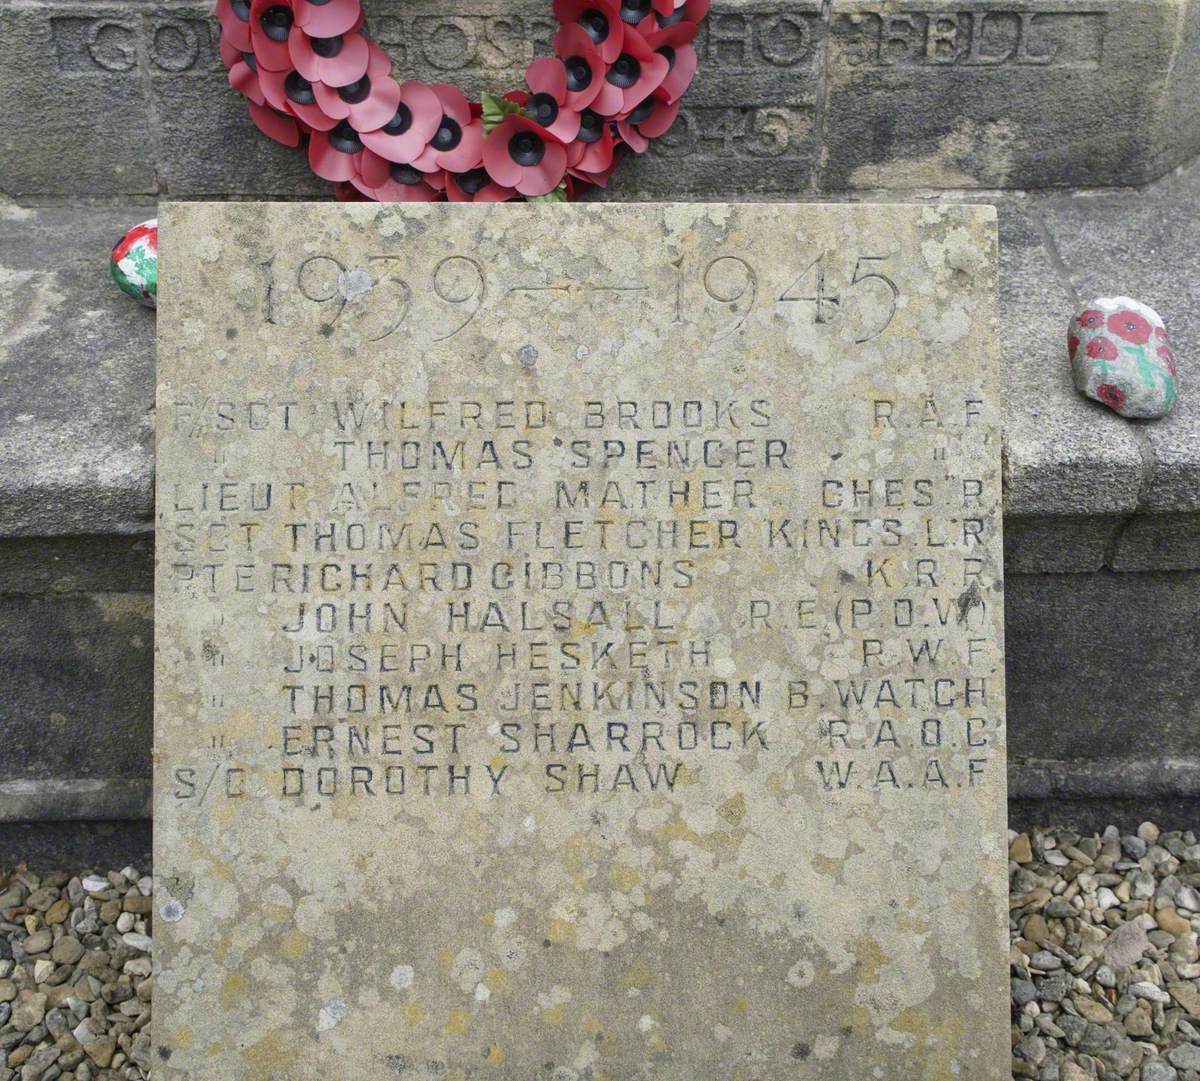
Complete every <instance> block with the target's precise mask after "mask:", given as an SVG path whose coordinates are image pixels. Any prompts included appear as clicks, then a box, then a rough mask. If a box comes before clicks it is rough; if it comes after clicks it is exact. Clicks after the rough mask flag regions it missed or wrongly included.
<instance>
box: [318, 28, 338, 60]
mask: <svg viewBox="0 0 1200 1081" xmlns="http://www.w3.org/2000/svg"><path fill="white" fill-rule="evenodd" d="M312 51H313V52H314V53H316V54H317V55H318V56H323V57H325V59H326V60H328V59H329V58H330V57H333V56H337V54H338V53H340V52H341V51H342V35H341V34H338V35H337V36H336V37H331V38H313V39H312Z"/></svg>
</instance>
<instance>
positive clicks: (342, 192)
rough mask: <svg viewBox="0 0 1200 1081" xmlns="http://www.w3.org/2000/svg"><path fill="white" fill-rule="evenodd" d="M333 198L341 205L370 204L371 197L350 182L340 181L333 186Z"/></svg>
mask: <svg viewBox="0 0 1200 1081" xmlns="http://www.w3.org/2000/svg"><path fill="white" fill-rule="evenodd" d="M333 197H334V198H335V199H336V200H337V201H338V202H339V203H369V202H370V201H371V199H370V197H369V196H367V195H364V194H363V193H362V192H361V191H359V190H358V188H356V187H355V186H354V185H353V184H351V183H350V181H349V180H339V181H338V182H337V183H336V184H334V186H333Z"/></svg>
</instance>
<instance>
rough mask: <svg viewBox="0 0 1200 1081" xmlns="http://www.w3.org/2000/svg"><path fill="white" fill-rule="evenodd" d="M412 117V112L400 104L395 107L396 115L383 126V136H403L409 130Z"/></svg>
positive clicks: (402, 103)
mask: <svg viewBox="0 0 1200 1081" xmlns="http://www.w3.org/2000/svg"><path fill="white" fill-rule="evenodd" d="M412 122H413V115H412V110H411V109H410V108H409V107H408V106H407V105H405V104H404V102H400V104H399V105H397V106H396V115H395V116H393V117H392V119H391V120H389V121H388V122H387V123H386V124H384V125H383V131H384V134H385V135H403V134H404V133H405V132H406V131H408V129H409V128H411V127H412Z"/></svg>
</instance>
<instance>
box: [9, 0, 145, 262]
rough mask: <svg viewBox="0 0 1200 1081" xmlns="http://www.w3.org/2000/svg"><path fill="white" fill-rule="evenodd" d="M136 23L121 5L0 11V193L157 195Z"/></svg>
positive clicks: (21, 7) (35, 196)
mask: <svg viewBox="0 0 1200 1081" xmlns="http://www.w3.org/2000/svg"><path fill="white" fill-rule="evenodd" d="M141 22H142V20H141V17H140V16H139V15H136V14H135V9H134V8H132V7H130V6H128V5H125V4H105V3H89V4H85V5H80V4H62V5H58V6H55V5H42V4H32V5H25V4H5V5H4V6H3V7H2V8H0V41H3V42H4V53H5V57H6V63H5V64H4V66H3V70H0V89H2V90H3V95H4V101H5V121H4V124H3V125H0V161H2V162H3V163H4V168H3V169H0V193H3V194H4V195H8V196H11V197H13V198H18V199H19V198H26V199H35V200H36V199H43V198H45V197H46V196H48V195H49V196H54V195H83V196H96V195H106V194H113V195H152V194H154V193H155V192H157V191H158V180H157V177H156V176H155V169H156V162H155V149H156V148H155V139H154V132H153V125H152V122H151V103H150V102H149V101H148V100H147V96H146V93H145V83H144V80H143V78H142V75H141V73H140V72H139V70H138V53H139V49H140V48H141V47H142V44H141V42H140V41H139V33H138V30H137V29H135V28H136V27H138V26H140V25H141ZM131 224H133V223H132V222H127V223H126V225H127V226H128V225H131ZM117 235H118V236H119V235H120V234H117ZM116 239H117V237H113V238H112V241H110V246H111V244H112V243H113V242H115V241H116Z"/></svg>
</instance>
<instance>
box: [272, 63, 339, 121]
mask: <svg viewBox="0 0 1200 1081" xmlns="http://www.w3.org/2000/svg"><path fill="white" fill-rule="evenodd" d="M258 82H259V85H260V86H261V87H262V91H263V94H264V95H265V96H266V99H267V104H268V105H270V106H271V107H272V108H274V109H277V110H278V111H279V112H281V113H285V114H288V115H291V116H294V117H296V119H298V120H299V121H300V122H301V123H303V124H307V125H308V126H309V127H310V128H312V129H313V130H314V131H329V130H330V129H331V128H334V127H336V126H337V123H338V121H337V118H336V117H332V116H330V115H329V114H328V113H326V112H325V110H324V109H322V108H321V105H320V103H319V102H318V101H317V92H316V88H315V86H314V85H313V84H312V83H310V82H309V81H308V80H307V79H306V78H305V77H304V76H303V75H301V74H300V72H298V71H261V70H260V71H259V73H258Z"/></svg>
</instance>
